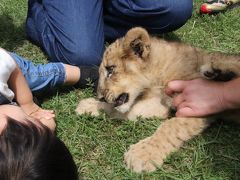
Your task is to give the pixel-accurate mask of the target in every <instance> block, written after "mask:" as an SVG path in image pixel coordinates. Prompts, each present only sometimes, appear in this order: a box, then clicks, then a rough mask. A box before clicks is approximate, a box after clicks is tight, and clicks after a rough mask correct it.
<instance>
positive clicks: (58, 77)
mask: <svg viewBox="0 0 240 180" xmlns="http://www.w3.org/2000/svg"><path fill="white" fill-rule="evenodd" d="M11 56H12V57H13V59H14V60H15V61H16V63H17V64H18V66H19V68H20V69H21V71H22V73H23V75H24V77H25V78H26V80H27V83H28V86H29V88H30V89H31V90H32V92H35V93H39V92H44V91H48V90H51V89H54V88H56V87H58V86H61V85H63V83H64V81H65V68H64V65H63V64H62V63H47V64H37V65H35V64H33V62H32V61H29V60H26V59H24V58H22V57H20V56H18V55H17V54H15V53H11Z"/></svg>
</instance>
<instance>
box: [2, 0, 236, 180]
mask: <svg viewBox="0 0 240 180" xmlns="http://www.w3.org/2000/svg"><path fill="white" fill-rule="evenodd" d="M201 2H202V1H200V0H195V1H194V12H193V16H192V18H191V19H190V20H189V21H188V22H187V24H186V25H184V26H183V27H182V28H181V29H179V30H177V31H176V32H174V33H170V34H169V35H167V36H168V37H170V38H174V39H178V40H180V41H183V42H186V43H190V44H193V45H194V46H197V47H201V48H204V49H207V50H209V51H221V52H225V53H238V54H239V52H240V33H239V32H240V31H239V30H240V18H239V17H240V16H239V15H240V8H236V9H234V10H232V11H229V12H226V13H225V14H220V15H218V16H214V17H211V16H204V17H201V16H199V15H198V9H199V5H200V3H201ZM26 13H27V0H0V22H1V25H0V46H1V47H3V48H5V49H7V50H9V51H14V52H16V53H18V54H19V55H22V56H24V57H26V58H28V59H33V60H34V62H41V63H44V62H47V57H46V56H45V55H44V53H43V52H42V51H41V49H40V48H38V47H37V46H35V45H33V44H31V43H30V42H29V41H27V40H26V36H25V32H24V23H25V18H26ZM90 96H93V95H92V93H91V89H86V90H79V89H76V90H72V91H68V92H65V91H64V92H63V91H58V92H57V93H56V94H54V95H52V96H50V97H48V98H46V99H44V103H43V104H42V105H43V107H44V108H49V109H54V110H55V111H56V113H57V123H58V130H57V131H58V136H59V137H60V138H61V139H62V140H63V141H64V142H65V143H66V145H67V146H68V147H69V149H70V151H71V153H72V155H73V157H74V159H75V162H76V164H77V166H78V169H79V172H81V176H83V177H84V179H107V180H108V179H240V128H239V127H240V126H237V125H233V124H226V123H222V122H219V123H217V124H215V125H214V126H212V127H211V128H209V129H208V130H207V131H205V132H204V133H203V134H202V135H200V136H198V137H197V138H195V139H193V140H191V141H190V142H188V143H186V144H185V145H184V146H183V147H182V148H181V149H180V150H179V151H178V152H175V153H173V154H172V155H171V156H170V157H169V158H167V159H166V161H165V163H164V165H163V166H162V167H161V168H160V169H158V170H157V171H155V172H154V173H150V174H136V173H133V172H131V171H129V170H126V169H125V166H124V164H123V153H124V152H125V151H126V150H127V149H128V147H129V145H130V144H132V143H136V142H138V140H140V139H142V138H144V137H147V136H149V135H151V134H152V133H153V132H154V131H155V130H156V128H157V127H158V126H159V125H160V124H161V119H150V120H146V119H145V120H144V119H141V120H139V121H138V122H135V123H133V122H129V121H120V120H112V119H110V118H108V117H107V116H106V115H104V114H103V115H101V116H99V117H97V118H96V117H95V118H94V117H91V116H87V115H85V116H77V115H76V114H75V108H76V106H77V104H78V101H79V99H81V98H84V97H90Z"/></svg>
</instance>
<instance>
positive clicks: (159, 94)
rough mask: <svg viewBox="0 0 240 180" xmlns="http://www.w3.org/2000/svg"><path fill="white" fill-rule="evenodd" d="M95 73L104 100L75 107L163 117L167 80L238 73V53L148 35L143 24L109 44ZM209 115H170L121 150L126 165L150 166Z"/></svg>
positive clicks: (203, 124) (138, 169)
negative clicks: (223, 51)
mask: <svg viewBox="0 0 240 180" xmlns="http://www.w3.org/2000/svg"><path fill="white" fill-rule="evenodd" d="M99 73H100V78H99V84H98V91H97V93H98V99H102V100H104V101H105V102H101V101H98V100H96V99H94V98H89V99H85V100H82V101H80V103H79V106H78V107H77V109H76V111H77V113H79V114H82V113H85V112H88V113H89V112H90V113H92V114H93V115H98V110H99V109H104V110H105V111H106V112H107V113H109V114H110V116H113V117H118V118H127V119H136V118H137V117H138V116H142V117H153V116H157V117H160V118H164V119H166V118H168V117H169V110H170V105H171V99H170V98H169V97H167V96H166V95H165V94H164V88H165V86H166V85H167V83H168V82H169V81H172V80H176V79H181V80H190V79H194V78H199V77H202V78H207V79H213V80H230V79H232V78H234V77H238V76H239V74H240V57H239V56H231V55H225V54H221V53H207V52H205V51H203V50H201V49H197V48H194V47H192V46H189V45H184V44H181V43H176V42H166V41H164V40H161V39H157V38H155V37H151V36H149V34H148V33H147V31H146V30H145V29H143V28H133V29H131V30H129V31H128V32H127V34H126V35H125V36H124V37H123V38H120V39H118V40H116V41H115V42H114V43H113V44H111V45H109V46H108V48H107V49H106V51H105V53H104V56H103V61H102V63H101V65H100V69H99ZM236 112H237V111H235V112H234V113H236ZM223 115H224V114H221V117H223ZM225 115H226V113H225ZM231 115H232V114H231ZM229 118H230V116H228V119H229ZM213 119H214V117H211V118H210V117H207V118H177V117H173V118H170V119H168V120H166V121H164V122H163V123H162V124H161V126H160V127H159V128H158V129H157V130H156V132H155V133H154V134H153V135H152V136H150V137H147V138H146V139H143V140H141V141H139V142H138V143H136V144H134V145H131V146H130V148H129V150H128V151H127V152H126V153H125V155H124V159H125V163H126V164H127V167H128V168H130V169H132V170H133V171H135V172H142V171H146V172H150V171H154V170H155V169H156V167H157V166H160V165H162V163H163V161H164V159H165V158H166V156H167V155H169V154H170V153H171V152H173V151H175V150H177V149H178V148H179V147H180V146H181V145H182V144H183V142H185V141H187V140H189V139H191V138H192V137H194V136H196V135H198V134H199V133H201V132H202V131H203V130H204V129H205V128H206V127H207V126H208V125H209V124H210V123H211V122H212V120H213Z"/></svg>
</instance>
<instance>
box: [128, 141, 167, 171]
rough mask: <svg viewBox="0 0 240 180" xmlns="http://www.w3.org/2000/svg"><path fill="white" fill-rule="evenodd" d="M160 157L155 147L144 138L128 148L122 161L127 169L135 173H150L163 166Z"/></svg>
mask: <svg viewBox="0 0 240 180" xmlns="http://www.w3.org/2000/svg"><path fill="white" fill-rule="evenodd" d="M162 157H163V156H162V155H161V152H160V150H159V149H158V148H157V146H155V145H154V144H153V143H150V139H149V138H146V139H144V140H141V141H139V142H138V143H137V144H134V145H131V146H130V148H129V150H128V151H127V152H126V153H125V154H124V161H125V163H126V165H127V168H128V169H131V170H133V171H135V172H137V173H141V172H152V171H155V170H156V167H157V166H161V165H162V164H163V158H162Z"/></svg>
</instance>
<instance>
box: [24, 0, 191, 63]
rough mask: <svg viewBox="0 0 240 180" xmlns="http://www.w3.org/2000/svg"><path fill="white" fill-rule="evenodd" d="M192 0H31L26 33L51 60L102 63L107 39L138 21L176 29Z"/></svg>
mask: <svg viewBox="0 0 240 180" xmlns="http://www.w3.org/2000/svg"><path fill="white" fill-rule="evenodd" d="M192 4H193V2H192V0H29V1H28V15H27V20H26V31H27V36H28V37H29V38H30V39H31V40H32V41H34V42H35V43H37V44H39V45H40V46H41V47H42V48H43V49H44V50H45V51H46V53H47V54H48V55H49V57H50V61H51V62H63V63H67V64H71V65H76V66H81V65H99V64H100V63H101V58H102V54H103V50H104V41H105V40H114V39H116V38H119V37H121V36H123V35H124V34H125V33H126V32H127V31H128V30H129V29H130V28H132V27H134V26H142V27H145V28H146V29H147V30H148V31H149V32H150V33H166V32H170V31H173V30H175V29H177V28H179V27H181V26H182V25H183V24H185V23H186V21H187V20H188V19H189V18H190V17H191V14H192Z"/></svg>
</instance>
